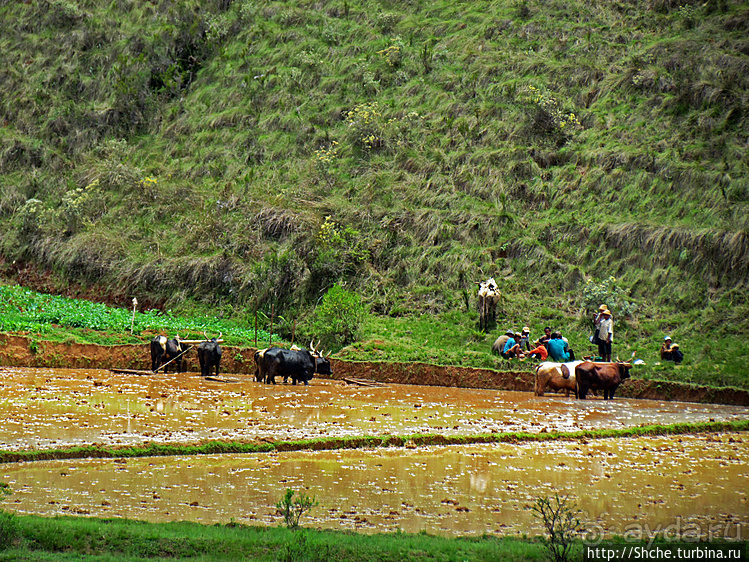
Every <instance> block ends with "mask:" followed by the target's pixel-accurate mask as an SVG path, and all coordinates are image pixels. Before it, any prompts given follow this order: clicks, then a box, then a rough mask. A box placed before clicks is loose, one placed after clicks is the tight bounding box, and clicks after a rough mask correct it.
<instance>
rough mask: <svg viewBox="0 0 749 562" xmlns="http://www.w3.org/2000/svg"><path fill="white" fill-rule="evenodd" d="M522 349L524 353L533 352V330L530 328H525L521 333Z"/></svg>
mask: <svg viewBox="0 0 749 562" xmlns="http://www.w3.org/2000/svg"><path fill="white" fill-rule="evenodd" d="M520 349H522V350H523V351H530V350H531V329H530V328H529V327H528V326H523V330H522V331H521V332H520Z"/></svg>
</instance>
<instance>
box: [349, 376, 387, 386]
mask: <svg viewBox="0 0 749 562" xmlns="http://www.w3.org/2000/svg"><path fill="white" fill-rule="evenodd" d="M341 380H342V381H344V382H346V383H348V384H355V385H357V386H372V387H376V388H383V387H386V386H387V385H386V384H385V383H381V382H377V381H374V380H371V379H354V378H350V377H343V378H342V379H341Z"/></svg>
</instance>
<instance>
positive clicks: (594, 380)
mask: <svg viewBox="0 0 749 562" xmlns="http://www.w3.org/2000/svg"><path fill="white" fill-rule="evenodd" d="M633 357H634V355H633ZM631 368H632V364H631V363H625V362H623V361H619V360H618V359H617V361H616V363H593V362H592V361H583V362H582V363H580V364H579V365H577V366H576V367H575V371H574V373H575V377H576V379H577V397H578V398H579V399H580V400H585V397H586V396H587V395H588V391H589V390H603V399H604V400H613V398H614V392H616V389H617V388H619V385H620V384H621V383H622V382H623V381H624V380H626V379H628V378H629V370H630V369H631Z"/></svg>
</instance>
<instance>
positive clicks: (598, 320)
mask: <svg viewBox="0 0 749 562" xmlns="http://www.w3.org/2000/svg"><path fill="white" fill-rule="evenodd" d="M608 309H609V307H608V306H606V305H605V304H602V305H601V306H599V307H598V312H596V314H595V316H594V317H593V329H594V330H595V331H594V332H593V339H592V340H591V341H592V342H593V343H594V344H595V345H598V344H599V343H601V342H600V335H599V333H600V327H601V320H603V314H602V312H603V311H604V310H608Z"/></svg>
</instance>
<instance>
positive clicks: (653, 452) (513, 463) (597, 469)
mask: <svg viewBox="0 0 749 562" xmlns="http://www.w3.org/2000/svg"><path fill="white" fill-rule="evenodd" d="M0 375H1V379H0V415H2V416H3V417H4V420H5V423H4V424H3V426H2V428H1V429H0V447H2V449H5V450H24V449H40V448H42V449H43V448H57V447H63V446H69V445H77V444H89V443H100V444H107V445H126V444H137V443H143V442H148V441H152V442H165V443H166V442H181V443H187V442H201V441H205V440H206V439H224V440H228V439H231V440H241V441H257V440H260V439H273V440H276V439H301V438H311V437H319V436H353V435H382V434H387V433H390V434H397V435H404V434H415V433H440V434H447V435H470V434H476V433H485V432H489V431H520V430H523V431H543V430H547V431H552V430H561V431H565V430H570V431H571V430H578V429H587V428H605V427H609V428H620V427H627V426H632V425H640V424H647V423H675V422H690V421H708V420H711V419H712V420H737V419H746V418H747V416H748V415H749V411H748V410H747V408H743V407H735V406H722V405H699V404H686V403H676V402H656V401H646V400H630V399H616V400H614V401H613V402H604V401H602V400H590V401H586V402H583V401H577V400H575V399H574V398H564V397H563V396H562V395H548V396H545V397H536V396H533V394H532V393H530V392H503V391H495V390H469V389H458V388H444V387H421V386H408V385H389V386H387V387H382V388H374V387H359V386H350V385H344V384H342V383H341V382H337V381H329V380H313V382H312V384H311V385H310V386H308V387H303V386H299V387H294V386H291V385H276V386H267V385H261V384H258V383H256V382H254V381H253V380H252V379H251V378H250V377H234V379H235V380H237V381H238V382H235V383H229V384H226V383H221V382H209V381H203V380H202V379H200V377H197V376H193V375H173V374H169V375H156V376H137V375H117V374H113V373H111V372H109V371H101V370H65V369H41V368H40V369H27V368H2V369H0ZM747 440H749V434H744V433H737V434H725V435H708V436H704V435H701V436H686V435H683V436H679V437H652V438H627V439H601V440H588V441H584V440H583V441H575V442H549V443H521V444H493V445H463V446H447V447H424V448H419V449H408V448H388V449H372V450H347V451H319V452H313V451H309V452H288V453H264V454H244V455H216V456H175V457H168V458H163V457H159V458H139V459H127V460H125V459H106V460H105V459H84V460H65V461H43V462H34V463H20V464H4V465H0V474H1V475H2V476H1V477H2V481H4V482H7V483H8V484H10V486H11V488H12V490H13V491H14V493H13V495H12V496H11V497H10V498H9V499H7V500H6V502H5V506H6V507H8V508H10V509H11V510H14V511H16V512H18V513H35V514H41V515H50V516H51V515H59V514H78V515H89V516H101V517H128V518H135V519H143V520H148V521H174V520H191V521H198V522H203V523H228V522H229V521H230V520H231V519H234V520H235V521H238V522H241V523H250V524H260V525H275V524H280V523H281V520H280V518H279V516H278V515H277V513H276V509H275V508H274V507H273V506H274V505H275V503H276V502H278V501H279V500H280V499H281V497H282V496H283V493H284V489H285V488H287V487H288V488H292V489H295V490H299V491H305V492H306V493H308V494H310V495H314V496H316V498H317V500H318V501H319V503H320V505H319V506H318V507H317V508H315V509H314V510H313V512H312V514H311V516H310V517H307V518H305V520H303V524H304V525H305V526H312V527H321V528H329V529H358V530H362V531H364V532H379V531H392V530H397V529H402V530H404V531H407V532H417V531H422V530H425V531H428V532H433V533H439V534H446V535H463V534H474V533H484V532H487V533H497V534H502V535H514V534H522V533H528V534H538V533H541V532H542V529H541V527H540V526H539V525H538V522H537V521H536V520H535V519H534V518H533V517H532V515H531V513H530V511H529V510H528V509H527V506H528V505H530V504H531V503H532V502H533V501H534V499H535V498H537V497H541V496H547V495H550V494H553V493H555V492H559V493H560V494H569V495H570V496H571V497H572V499H573V500H574V501H575V502H576V504H577V505H578V507H579V508H580V509H582V510H583V512H584V519H585V521H586V527H587V529H588V531H589V532H590V536H591V537H592V538H595V536H596V535H597V534H601V533H619V534H622V533H624V534H628V535H629V536H635V535H637V534H638V533H639V538H646V539H647V538H648V536H650V535H652V534H653V533H654V532H656V531H657V530H660V531H666V532H667V533H671V536H673V535H674V533H678V534H679V535H680V537H681V538H691V537H694V536H697V535H699V536H702V537H708V538H719V537H726V538H743V539H744V540H746V538H747V537H749V500H748V498H747V490H749V462H748V461H749V448H747V446H746V445H747V442H749V441H747ZM635 538H637V537H635Z"/></svg>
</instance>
